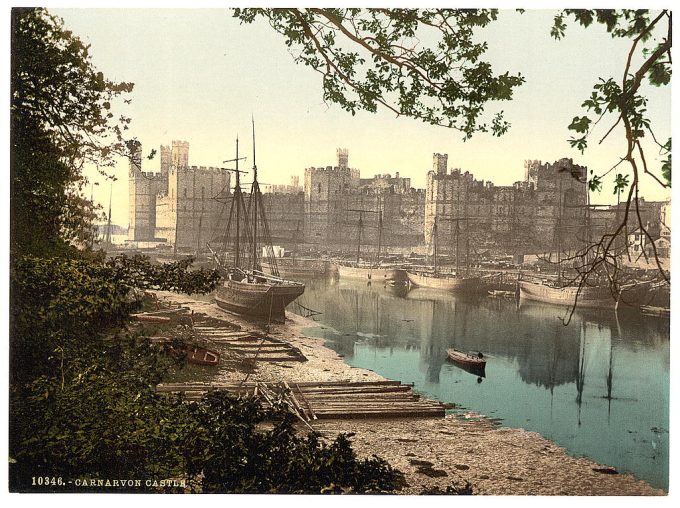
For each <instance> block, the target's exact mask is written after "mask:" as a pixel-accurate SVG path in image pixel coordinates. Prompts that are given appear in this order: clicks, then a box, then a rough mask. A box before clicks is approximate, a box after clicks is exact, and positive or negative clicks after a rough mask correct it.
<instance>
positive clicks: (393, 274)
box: [335, 205, 405, 282]
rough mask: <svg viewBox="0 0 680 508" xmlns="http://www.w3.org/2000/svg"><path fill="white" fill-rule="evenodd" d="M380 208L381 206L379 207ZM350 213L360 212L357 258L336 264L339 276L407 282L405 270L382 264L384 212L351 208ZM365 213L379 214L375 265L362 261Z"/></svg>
mask: <svg viewBox="0 0 680 508" xmlns="http://www.w3.org/2000/svg"><path fill="white" fill-rule="evenodd" d="M378 206H380V205H378ZM348 211H350V212H359V221H358V235H357V256H356V261H354V262H344V261H339V262H336V264H335V270H336V271H337V273H338V276H339V277H340V278H341V279H342V278H349V279H362V280H368V281H384V282H387V281H392V280H405V278H404V273H403V270H401V269H400V267H399V266H396V265H392V266H389V265H388V266H385V265H383V264H382V262H381V261H382V260H381V254H382V252H381V251H382V239H383V236H382V233H383V212H382V210H360V209H353V208H350V209H349V210H348ZM364 213H377V214H378V252H377V255H376V260H375V262H374V263H371V262H364V261H362V260H361V240H362V233H363V229H364V227H365V224H364V216H363V214H364Z"/></svg>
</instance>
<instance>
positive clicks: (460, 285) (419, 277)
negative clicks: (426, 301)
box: [406, 271, 482, 291]
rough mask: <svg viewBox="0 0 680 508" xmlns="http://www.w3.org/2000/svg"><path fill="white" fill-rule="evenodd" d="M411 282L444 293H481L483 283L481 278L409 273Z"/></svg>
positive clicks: (407, 274)
mask: <svg viewBox="0 0 680 508" xmlns="http://www.w3.org/2000/svg"><path fill="white" fill-rule="evenodd" d="M406 276H407V277H408V280H409V282H410V283H411V284H412V285H414V286H417V287H423V288H431V289H440V290H442V291H479V290H481V289H482V282H481V279H480V278H479V277H474V276H471V277H462V276H456V275H446V274H442V273H419V272H411V271H407V272H406Z"/></svg>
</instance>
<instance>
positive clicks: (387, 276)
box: [336, 265, 405, 282]
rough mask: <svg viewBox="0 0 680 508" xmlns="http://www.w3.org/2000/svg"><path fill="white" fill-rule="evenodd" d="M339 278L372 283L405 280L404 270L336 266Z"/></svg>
mask: <svg viewBox="0 0 680 508" xmlns="http://www.w3.org/2000/svg"><path fill="white" fill-rule="evenodd" d="M336 269H337V272H338V276H339V277H340V278H341V279H362V280H370V281H373V282H375V281H389V280H405V279H404V274H403V270H401V269H399V268H386V267H377V268H371V267H366V268H364V267H358V266H345V265H336Z"/></svg>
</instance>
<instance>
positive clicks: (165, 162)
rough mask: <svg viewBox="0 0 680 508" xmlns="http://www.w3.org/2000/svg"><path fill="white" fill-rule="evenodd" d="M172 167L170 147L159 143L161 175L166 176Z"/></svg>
mask: <svg viewBox="0 0 680 508" xmlns="http://www.w3.org/2000/svg"><path fill="white" fill-rule="evenodd" d="M171 167H172V148H170V146H169V145H161V175H163V176H165V177H166V178H167V177H168V173H170V168H171Z"/></svg>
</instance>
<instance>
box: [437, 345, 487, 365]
mask: <svg viewBox="0 0 680 508" xmlns="http://www.w3.org/2000/svg"><path fill="white" fill-rule="evenodd" d="M446 354H447V355H448V358H449V360H451V361H452V362H453V363H456V364H458V365H460V366H463V367H467V368H468V369H476V370H484V368H485V367H486V360H485V359H484V358H480V357H478V356H472V355H469V354H466V353H463V352H461V351H456V350H455V349H448V350H447V351H446Z"/></svg>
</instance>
